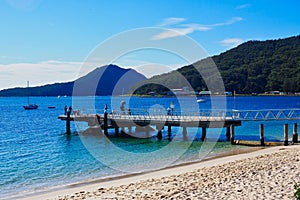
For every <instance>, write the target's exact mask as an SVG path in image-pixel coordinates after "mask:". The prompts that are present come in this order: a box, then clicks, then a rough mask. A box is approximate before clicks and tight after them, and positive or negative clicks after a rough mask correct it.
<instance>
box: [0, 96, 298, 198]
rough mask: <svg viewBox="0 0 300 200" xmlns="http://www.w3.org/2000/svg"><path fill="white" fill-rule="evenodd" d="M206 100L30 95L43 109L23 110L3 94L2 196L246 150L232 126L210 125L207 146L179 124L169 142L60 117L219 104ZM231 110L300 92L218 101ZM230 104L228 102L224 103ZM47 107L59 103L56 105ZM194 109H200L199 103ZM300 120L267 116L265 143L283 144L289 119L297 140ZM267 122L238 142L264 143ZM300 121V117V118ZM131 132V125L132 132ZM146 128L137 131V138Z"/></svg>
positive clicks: (278, 102) (289, 100)
mask: <svg viewBox="0 0 300 200" xmlns="http://www.w3.org/2000/svg"><path fill="white" fill-rule="evenodd" d="M206 98H207V101H206V102H202V103H199V104H197V103H196V102H195V98H192V97H182V98H180V100H178V99H176V98H175V97H174V98H171V97H170V98H163V97H151V98H150V97H111V96H105V97H75V98H72V97H60V98H57V97H31V98H30V101H31V103H36V104H38V105H39V108H38V109H37V110H24V109H23V107H22V106H23V105H25V104H26V103H27V98H26V97H5V98H4V97H2V98H0V113H1V115H0V116H1V118H0V188H1V193H0V199H8V198H12V197H13V196H18V195H20V194H24V193H32V192H35V191H40V190H45V189H48V188H55V187H62V186H66V185H70V184H72V183H82V182H85V181H91V180H98V179H105V178H108V177H118V176H121V175H125V174H131V173H138V172H144V171H151V170H156V169H160V168H164V167H168V166H172V165H176V164H181V163H186V162H194V161H199V160H201V159H204V158H207V157H213V156H215V155H217V154H218V153H222V152H226V151H230V150H233V149H238V148H242V147H241V146H238V145H235V146H232V145H230V143H229V142H227V141H226V137H225V130H224V129H215V128H211V129H208V130H207V142H205V143H203V142H202V141H201V140H200V138H201V130H198V129H197V128H188V129H187V132H188V139H187V140H183V137H182V134H181V132H182V129H181V128H179V127H177V128H172V140H171V141H170V140H169V138H168V136H167V130H166V129H164V130H163V139H162V140H161V141H160V140H158V139H157V138H156V137H155V134H156V132H155V131H152V132H150V135H152V136H153V137H150V138H145V137H141V138H129V137H115V136H114V130H109V134H110V137H109V138H105V137H103V136H101V135H100V134H84V131H85V129H86V128H87V127H88V126H87V124H85V123H77V122H76V123H74V122H71V130H72V133H71V134H70V135H67V134H66V125H65V122H64V121H61V120H59V119H58V118H57V117H58V115H61V114H63V113H64V107H65V105H67V106H68V107H69V106H73V110H74V109H75V110H76V109H78V110H79V111H80V112H81V113H93V112H97V113H103V109H104V106H105V104H107V105H108V109H109V112H112V111H113V110H118V109H119V106H120V102H121V101H124V102H126V103H125V107H126V108H130V109H131V112H133V113H135V112H136V113H138V112H139V113H144V114H147V113H148V114H149V113H150V114H152V113H155V112H157V110H160V112H162V113H164V112H165V114H166V112H167V108H168V107H170V103H171V102H173V103H174V105H175V110H174V114H179V113H180V112H192V111H195V110H198V109H199V110H200V111H202V110H209V109H214V107H215V106H216V107H218V103H216V104H214V103H212V102H211V100H210V99H209V98H208V97H206ZM218 101H222V103H223V106H225V107H226V108H227V109H228V110H232V109H237V110H261V109H290V108H298V109H299V108H300V97H292V96H291V97H289V96H270V97H269V96H268V97H267V96H266V97H260V96H247V97H242V96H237V97H236V98H235V99H234V98H233V97H226V98H224V99H219V100H217V102H218ZM224 101H225V104H224ZM48 106H54V107H55V108H54V109H49V108H48ZM195 106H199V107H198V108H196V107H195ZM295 122H297V121H267V122H263V123H264V124H265V141H283V124H284V123H288V124H289V134H290V137H291V134H292V126H293V123H295ZM261 123H262V122H261V121H251V122H242V126H240V127H236V129H235V138H236V139H238V140H257V141H258V140H259V124H261ZM298 123H299V121H298ZM126 131H128V130H126ZM139 134H140V135H143V133H137V135H139Z"/></svg>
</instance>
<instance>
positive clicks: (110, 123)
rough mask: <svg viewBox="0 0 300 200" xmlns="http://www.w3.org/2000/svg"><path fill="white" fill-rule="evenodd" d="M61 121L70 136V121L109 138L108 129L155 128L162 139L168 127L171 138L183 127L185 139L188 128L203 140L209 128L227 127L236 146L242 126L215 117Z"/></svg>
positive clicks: (71, 117) (104, 117)
mask: <svg viewBox="0 0 300 200" xmlns="http://www.w3.org/2000/svg"><path fill="white" fill-rule="evenodd" d="M58 118H59V119H61V120H65V121H66V130H67V134H70V121H77V122H87V123H88V125H89V126H90V127H99V128H100V131H102V130H103V131H104V134H105V135H107V136H108V131H107V130H108V129H115V134H116V135H117V134H118V133H119V128H121V130H124V128H125V127H126V128H128V129H129V130H131V128H132V127H136V128H140V127H145V129H144V130H145V131H146V130H149V129H147V128H146V127H149V126H155V127H156V130H157V138H158V139H162V129H163V128H164V127H165V126H167V127H168V136H169V137H170V136H171V129H172V127H174V126H177V127H182V130H183V131H182V133H183V137H184V138H185V137H186V136H187V134H188V132H187V127H201V128H202V137H201V139H202V140H205V138H206V132H207V130H206V129H207V128H224V127H226V128H227V129H226V136H227V139H228V140H230V141H231V143H232V144H234V127H235V126H241V120H237V119H233V118H232V117H219V116H216V117H213V116H186V115H184V116H177V115H176V116H173V115H128V114H108V113H104V114H76V115H60V116H58Z"/></svg>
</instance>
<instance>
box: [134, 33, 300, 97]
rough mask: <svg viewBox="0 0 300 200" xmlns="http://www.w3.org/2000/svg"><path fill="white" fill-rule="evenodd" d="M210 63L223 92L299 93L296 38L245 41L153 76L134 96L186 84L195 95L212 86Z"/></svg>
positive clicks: (299, 60) (298, 41) (299, 59)
mask: <svg viewBox="0 0 300 200" xmlns="http://www.w3.org/2000/svg"><path fill="white" fill-rule="evenodd" d="M212 60H213V61H214V63H215V64H216V66H217V68H218V69H219V72H220V74H221V77H222V79H223V82H224V86H225V90H226V91H234V90H235V91H236V92H237V93H240V94H251V93H263V92H266V91H282V92H287V93H295V92H300V35H299V36H295V37H290V38H285V39H278V40H267V41H248V42H246V43H243V44H241V45H239V46H238V47H236V48H233V49H231V50H228V51H226V52H224V53H221V54H220V55H217V56H213V57H210V58H206V59H203V60H201V61H198V62H196V63H194V64H192V65H189V66H184V67H182V68H180V69H178V70H176V71H172V72H170V73H167V74H162V75H159V76H155V77H152V78H151V79H149V80H147V81H145V82H143V84H139V86H138V87H137V89H135V92H134V93H136V94H145V93H148V92H150V91H152V92H157V93H164V92H166V91H167V90H168V88H169V89H173V88H182V87H184V86H188V85H189V84H190V86H191V87H192V89H193V90H194V91H196V92H199V91H201V90H207V89H209V88H208V86H209V85H211V83H210V82H209V81H210V80H213V78H212V77H214V74H212V73H210V72H209V69H210V68H211V66H213V63H212ZM199 71H200V72H201V75H202V76H201V75H200V74H199ZM207 71H208V73H207ZM214 73H215V72H214ZM215 75H216V73H215ZM204 80H205V81H204ZM152 83H155V84H152ZM161 85H163V86H164V87H162V86H161Z"/></svg>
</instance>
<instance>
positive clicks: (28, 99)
mask: <svg viewBox="0 0 300 200" xmlns="http://www.w3.org/2000/svg"><path fill="white" fill-rule="evenodd" d="M27 93H28V94H27V105H29V81H27Z"/></svg>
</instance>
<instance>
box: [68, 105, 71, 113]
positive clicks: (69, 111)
mask: <svg viewBox="0 0 300 200" xmlns="http://www.w3.org/2000/svg"><path fill="white" fill-rule="evenodd" d="M68 112H69V113H70V115H71V114H72V106H70V107H69V111H68Z"/></svg>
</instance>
